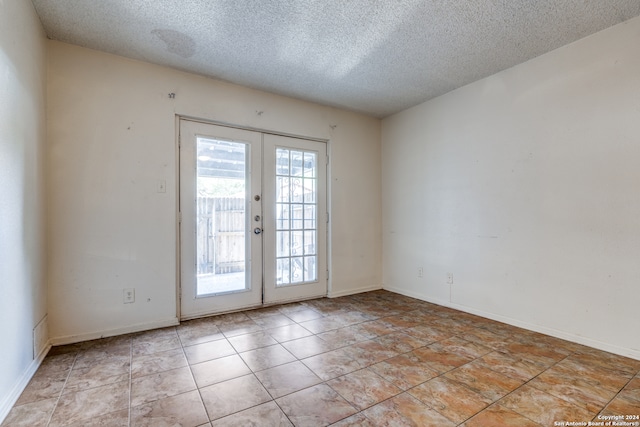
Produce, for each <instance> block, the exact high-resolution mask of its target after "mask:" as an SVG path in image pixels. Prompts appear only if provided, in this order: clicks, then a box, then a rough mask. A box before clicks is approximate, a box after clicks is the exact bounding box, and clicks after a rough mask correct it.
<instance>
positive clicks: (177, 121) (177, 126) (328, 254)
mask: <svg viewBox="0 0 640 427" xmlns="http://www.w3.org/2000/svg"><path fill="white" fill-rule="evenodd" d="M183 120H186V121H193V122H198V123H203V124H209V125H216V126H223V127H228V128H235V129H240V130H247V131H253V132H259V133H263V134H268V135H275V136H283V137H292V138H297V139H301V140H308V141H316V142H322V143H324V144H326V181H325V182H326V184H325V185H326V189H325V190H326V191H325V194H326V211H327V219H326V221H327V222H326V283H327V285H326V295H325V296H327V297H328V296H329V295H331V291H332V275H331V270H332V268H331V267H332V262H331V252H332V249H331V241H332V233H331V227H330V224H331V223H330V217H331V141H330V140H329V139H326V138H317V137H310V136H306V135H299V134H293V133H287V132H275V131H273V130H271V129H265V128H256V127H250V126H241V125H237V124H233V123H229V122H224V121H217V120H209V119H203V118H200V117H195V116H189V115H181V114H176V116H175V141H176V143H175V150H176V151H175V152H176V160H175V166H176V211H175V213H176V317H177V318H178V319H180V320H188V319H189V318H186V317H182V313H181V298H182V278H181V276H182V262H183V260H182V256H181V246H182V236H181V221H182V218H181V212H180V181H181V176H180V174H181V170H180V122H181V121H183ZM311 298H317V297H311ZM303 299H309V298H302V299H301V300H303ZM281 303H285V301H282V302H276V303H268V302H264V303H263V305H262V306H268V305H277V304H281ZM238 310H242V309H231V310H229V311H228V312H232V311H238ZM222 313H225V311H220V312H217V313H215V314H222ZM203 316H207V314H203ZM195 317H198V316H192V317H190V318H195Z"/></svg>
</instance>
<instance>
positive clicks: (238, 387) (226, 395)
mask: <svg viewBox="0 0 640 427" xmlns="http://www.w3.org/2000/svg"><path fill="white" fill-rule="evenodd" d="M200 394H201V396H202V400H203V401H204V405H205V407H206V408H207V413H208V414H209V418H210V419H211V420H215V419H217V418H222V417H224V416H227V415H230V414H233V413H235V412H239V411H242V410H244V409H247V408H251V407H253V406H256V405H259V404H261V403H265V402H268V401H270V400H271V396H270V395H269V393H267V391H266V390H265V388H264V387H263V386H262V384H261V383H260V381H258V379H257V378H256V377H255V376H254V375H253V374H250V375H245V376H243V377H239V378H234V379H232V380H227V381H224V382H221V383H217V384H214V385H210V386H208V387H204V388H201V389H200Z"/></svg>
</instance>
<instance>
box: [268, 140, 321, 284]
mask: <svg viewBox="0 0 640 427" xmlns="http://www.w3.org/2000/svg"><path fill="white" fill-rule="evenodd" d="M317 159H318V153H316V152H308V151H302V150H291V149H289V148H284V147H277V148H276V228H277V230H276V264H277V268H276V286H288V285H295V284H301V283H305V282H313V281H315V280H316V277H317V275H318V270H317V268H318V266H317V265H318V263H317V254H316V243H315V242H316V240H317V233H318V230H317V227H316V221H315V218H316V217H317V212H318V205H317V203H316V200H317V195H316V188H317V183H316V180H317V175H318V174H317V163H318V162H317Z"/></svg>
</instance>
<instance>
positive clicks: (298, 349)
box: [282, 335, 333, 359]
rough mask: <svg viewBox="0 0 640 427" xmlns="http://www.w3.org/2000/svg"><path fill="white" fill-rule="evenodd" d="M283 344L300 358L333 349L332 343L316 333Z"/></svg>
mask: <svg viewBox="0 0 640 427" xmlns="http://www.w3.org/2000/svg"><path fill="white" fill-rule="evenodd" d="M282 346H283V347H284V348H286V349H287V350H288V351H289V352H290V353H291V354H293V355H294V356H295V357H297V358H298V359H304V358H307V357H310V356H315V355H316V354H320V353H325V352H327V351H330V350H333V347H332V346H331V344H329V343H327V342H326V341H324V340H323V339H321V338H318V337H317V336H315V335H313V336H310V337H304V338H299V339H297V340H293V341H287V342H284V343H282Z"/></svg>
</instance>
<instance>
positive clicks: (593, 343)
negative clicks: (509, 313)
mask: <svg viewBox="0 0 640 427" xmlns="http://www.w3.org/2000/svg"><path fill="white" fill-rule="evenodd" d="M384 289H385V290H387V291H390V292H395V293H397V294H400V295H405V296H408V297H411V298H416V299H419V300H422V301H426V302H430V303H433V304H437V305H441V306H443V307H449V308H453V309H456V310H460V311H463V312H465V313H469V314H475V315H477V316H481V317H485V318H487V319H491V320H495V321H498V322H502V323H506V324H508V325H512V326H517V327H519V328H524V329H528V330H530V331H534V332H539V333H541V334H545V335H550V336H552V337H556V338H560V339H563V340H567V341H571V342H574V343H576V344H582V345H586V346H588V347H593V348H596V349H598V350H603V351H607V352H609V353H613V354H617V355H619V356H624V357H630V358H632V359H636V360H640V351H636V350H633V349H629V348H624V347H618V346H615V345H611V344H608V343H604V342H601V341H597V340H593V339H590V338H586V337H583V336H579V335H575V334H571V333H568V332H565V331H560V330H557V329H553V328H547V327H544V326H540V325H535V324H532V323H528V322H523V321H521V320H518V319H513V318H511V317H506V316H502V315H499V314H495V313H489V312H486V311H482V310H478V309H475V308H473V307H468V306H465V305H461V304H456V303H452V302H449V301H445V300H439V299H437V298H432V297H429V296H427V295H422V294H420V293H416V292H407V291H405V290H402V289H399V288H395V287H393V286H384Z"/></svg>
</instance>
